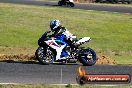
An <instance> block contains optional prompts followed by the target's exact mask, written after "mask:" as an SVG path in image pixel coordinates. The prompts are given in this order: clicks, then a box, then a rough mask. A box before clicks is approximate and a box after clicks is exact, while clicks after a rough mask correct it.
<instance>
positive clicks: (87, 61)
mask: <svg viewBox="0 0 132 88" xmlns="http://www.w3.org/2000/svg"><path fill="white" fill-rule="evenodd" d="M79 61H80V62H81V63H82V64H83V65H85V66H92V65H94V64H95V63H96V53H95V51H94V50H92V49H91V48H87V49H84V50H83V51H82V53H81V54H80V55H79Z"/></svg>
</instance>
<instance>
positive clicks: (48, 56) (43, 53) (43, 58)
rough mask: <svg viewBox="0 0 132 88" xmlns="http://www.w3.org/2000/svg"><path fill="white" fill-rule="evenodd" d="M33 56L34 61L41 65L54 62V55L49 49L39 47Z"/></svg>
mask: <svg viewBox="0 0 132 88" xmlns="http://www.w3.org/2000/svg"><path fill="white" fill-rule="evenodd" d="M35 55H36V59H37V60H38V61H39V62H40V63H41V64H43V65H46V64H51V63H53V62H54V53H53V52H52V51H51V50H50V49H49V48H46V49H44V48H43V47H39V48H38V49H37V50H36V53H35Z"/></svg>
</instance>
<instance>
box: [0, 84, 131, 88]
mask: <svg viewBox="0 0 132 88" xmlns="http://www.w3.org/2000/svg"><path fill="white" fill-rule="evenodd" d="M130 87H131V86H123V85H121V86H99V85H98V86H97V85H95V86H91V85H84V86H80V85H66V86H65V85H43V84H37V85H0V88H130Z"/></svg>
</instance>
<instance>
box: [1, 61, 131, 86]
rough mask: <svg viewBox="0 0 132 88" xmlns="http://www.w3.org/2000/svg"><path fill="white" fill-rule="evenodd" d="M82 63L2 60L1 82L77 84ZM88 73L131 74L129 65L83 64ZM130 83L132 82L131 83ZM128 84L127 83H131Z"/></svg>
mask: <svg viewBox="0 0 132 88" xmlns="http://www.w3.org/2000/svg"><path fill="white" fill-rule="evenodd" d="M79 66H80V65H77V64H72V65H57V64H51V65H40V64H39V63H37V62H17V61H0V83H24V84H25V83H26V84H34V83H43V84H77V82H76V76H77V74H78V72H77V69H78V67H79ZM82 67H83V68H84V69H85V70H86V73H87V74H130V75H132V66H129V65H94V66H82ZM129 84H130V85H131V84H132V82H131V83H129ZM129 84H127V85H129Z"/></svg>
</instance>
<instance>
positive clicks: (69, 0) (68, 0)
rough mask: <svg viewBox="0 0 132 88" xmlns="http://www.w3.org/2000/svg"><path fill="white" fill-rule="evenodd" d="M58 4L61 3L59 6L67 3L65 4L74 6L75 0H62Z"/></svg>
mask: <svg viewBox="0 0 132 88" xmlns="http://www.w3.org/2000/svg"><path fill="white" fill-rule="evenodd" d="M58 5H59V6H62V5H65V6H71V7H74V3H73V1H71V0H60V1H59V2H58Z"/></svg>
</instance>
